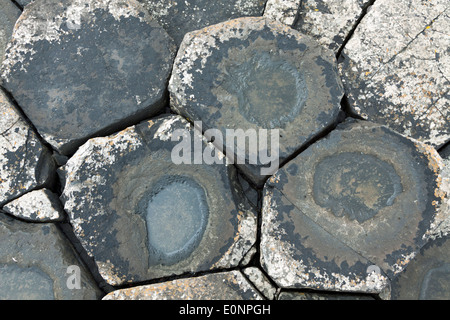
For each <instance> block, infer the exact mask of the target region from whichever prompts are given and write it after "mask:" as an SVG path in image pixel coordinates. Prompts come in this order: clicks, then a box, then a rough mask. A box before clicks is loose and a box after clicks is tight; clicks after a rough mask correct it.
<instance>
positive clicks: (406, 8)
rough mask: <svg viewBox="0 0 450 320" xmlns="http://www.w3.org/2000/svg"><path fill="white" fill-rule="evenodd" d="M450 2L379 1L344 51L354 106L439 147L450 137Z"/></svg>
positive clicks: (345, 73) (343, 69) (345, 79)
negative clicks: (449, 31)
mask: <svg viewBox="0 0 450 320" xmlns="http://www.w3.org/2000/svg"><path fill="white" fill-rule="evenodd" d="M449 12H450V3H449V2H448V1H447V0H432V1H420V0H411V1H395V2H392V1H389V0H377V1H375V3H374V5H373V6H372V7H371V8H370V10H369V12H368V13H367V15H366V16H364V18H363V19H362V21H361V23H360V24H359V25H358V27H357V28H356V30H355V33H354V34H353V36H352V38H351V39H350V41H349V42H348V43H347V45H346V46H345V49H344V51H343V53H344V55H343V63H342V64H341V65H340V70H341V75H342V80H343V82H344V86H345V91H346V93H347V96H348V99H349V104H350V108H351V110H352V111H353V112H354V113H356V114H358V115H359V116H361V117H363V118H365V119H368V120H371V121H374V122H378V123H382V124H385V125H387V126H388V127H390V128H391V129H394V130H396V131H398V132H400V133H402V134H404V135H407V136H410V137H413V138H415V139H418V140H420V141H423V142H426V143H428V144H430V145H433V146H435V147H437V148H438V147H440V146H442V145H444V144H445V143H446V142H447V141H449V140H450V121H449V119H450V108H449V104H450V99H449V87H450V82H449V75H450V68H449V66H450V63H449V62H450V53H449V50H448V48H449V47H450V35H449V34H448V30H449V29H450V19H449Z"/></svg>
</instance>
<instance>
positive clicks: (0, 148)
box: [0, 90, 55, 206]
mask: <svg viewBox="0 0 450 320" xmlns="http://www.w3.org/2000/svg"><path fill="white" fill-rule="evenodd" d="M54 168H55V164H54V162H53V160H52V158H51V154H50V152H49V151H48V150H47V148H46V147H45V146H43V145H42V144H41V142H40V141H39V139H38V137H37V135H36V134H35V133H34V131H33V130H32V129H31V128H30V127H29V126H28V124H27V123H26V122H25V120H24V119H23V118H22V117H21V116H20V114H19V113H18V112H17V110H16V108H15V107H14V106H13V104H12V103H11V101H10V100H9V99H8V97H7V96H6V95H5V94H4V93H3V91H2V90H0V206H1V205H3V204H5V203H6V202H8V201H11V200H13V199H15V198H17V197H19V196H21V195H23V194H24V193H26V192H28V191H30V190H33V189H36V188H38V187H42V186H45V185H47V184H48V183H49V182H50V180H51V178H52V176H53V170H54Z"/></svg>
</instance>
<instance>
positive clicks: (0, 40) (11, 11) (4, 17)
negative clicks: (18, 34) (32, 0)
mask: <svg viewBox="0 0 450 320" xmlns="http://www.w3.org/2000/svg"><path fill="white" fill-rule="evenodd" d="M20 14H21V11H20V10H19V8H17V7H16V6H15V5H14V3H12V2H11V1H10V0H0V63H1V62H2V61H3V56H4V54H5V50H6V46H7V45H8V43H9V40H10V39H11V35H12V33H13V29H14V24H15V23H16V21H17V19H18V18H19V16H20Z"/></svg>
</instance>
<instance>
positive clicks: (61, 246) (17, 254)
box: [0, 212, 102, 300]
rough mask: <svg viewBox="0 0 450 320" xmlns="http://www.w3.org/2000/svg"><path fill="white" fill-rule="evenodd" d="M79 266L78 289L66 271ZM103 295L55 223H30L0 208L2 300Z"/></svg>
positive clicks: (0, 287)
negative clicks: (2, 211)
mask: <svg viewBox="0 0 450 320" xmlns="http://www.w3.org/2000/svg"><path fill="white" fill-rule="evenodd" d="M70 266H76V267H78V268H79V270H80V273H79V276H80V278H79V280H80V288H79V289H70V285H69V286H68V285H67V282H68V281H69V283H71V281H72V280H71V279H70V278H69V277H70V275H71V273H67V270H68V268H69V267H70ZM101 296H102V293H101V291H100V290H99V289H98V288H97V285H96V284H95V282H94V280H93V279H92V277H91V276H90V274H89V272H87V271H86V269H85V268H84V266H83V265H82V264H81V263H80V262H79V260H78V259H77V257H76V255H75V252H74V250H73V249H72V247H71V244H70V243H69V242H68V241H67V239H65V238H64V236H62V235H61V233H60V231H59V230H58V229H57V227H56V226H55V225H54V224H30V223H25V222H20V221H18V220H16V219H12V218H10V217H7V216H6V215H5V214H3V213H1V212H0V298H1V299H2V300H16V299H19V300H32V299H38V300H53V299H55V300H94V299H99V298H100V297H101Z"/></svg>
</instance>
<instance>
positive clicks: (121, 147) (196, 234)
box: [60, 116, 257, 285]
mask: <svg viewBox="0 0 450 320" xmlns="http://www.w3.org/2000/svg"><path fill="white" fill-rule="evenodd" d="M179 133H181V134H180V135H179ZM179 138H182V140H181V141H180V142H177V139H179ZM202 139H203V137H202V136H201V135H200V134H199V133H197V131H195V130H193V129H192V128H191V127H190V124H189V123H188V122H187V121H186V120H184V119H183V118H182V117H180V116H164V117H159V118H156V119H153V120H150V121H148V122H142V123H140V124H139V125H136V126H132V127H130V128H128V129H126V130H124V131H121V132H119V133H117V134H115V135H112V136H109V137H104V138H95V139H91V140H89V141H88V142H87V143H86V144H84V145H83V146H82V147H80V149H79V150H78V151H77V152H76V153H75V155H74V156H73V157H72V158H70V159H69V161H68V162H67V164H66V165H65V166H63V167H62V169H61V170H60V173H61V176H62V178H63V181H62V186H63V187H64V190H63V193H62V197H61V199H62V201H63V203H64V208H65V210H66V212H67V213H68V215H69V218H70V221H71V224H72V225H73V227H74V232H75V234H76V236H77V237H78V238H79V240H80V242H81V244H82V245H83V247H84V248H85V250H86V251H87V253H88V254H89V255H90V256H91V257H93V258H94V259H95V262H96V264H97V266H98V268H99V272H100V274H101V275H102V277H103V278H104V279H105V280H106V281H107V282H108V283H109V284H111V285H121V284H125V283H130V282H136V281H144V280H149V279H155V278H161V277H165V276H170V275H173V274H182V273H185V272H198V271H207V270H212V269H218V268H230V267H235V266H238V265H239V263H240V261H241V260H242V259H243V258H244V257H245V256H246V254H247V252H248V251H249V250H250V248H251V247H252V246H253V244H254V243H255V241H256V232H257V221H256V213H255V212H254V210H253V209H252V208H251V206H250V205H249V204H248V203H247V201H246V199H245V197H243V195H242V189H241V188H240V185H239V183H238V179H237V172H236V170H235V168H234V167H233V166H231V165H227V164H226V163H225V156H224V155H223V154H221V153H220V152H218V151H213V150H214V149H213V147H212V145H211V144H208V143H207V142H206V140H202ZM186 142H188V144H189V145H191V143H192V145H194V144H196V145H197V146H198V144H200V147H201V148H204V150H205V152H209V153H213V154H214V159H213V160H215V161H217V162H213V164H211V165H208V164H204V163H203V164H194V163H192V164H189V163H180V164H176V163H175V162H176V161H174V155H175V154H178V152H180V150H179V149H177V148H179V146H180V144H181V143H186ZM195 148H197V147H195ZM202 150H203V149H202ZM185 151H187V150H185ZM187 155H188V157H189V158H190V159H192V158H191V157H192V154H191V153H190V152H189V153H188V154H187ZM218 162H221V164H219V163H218Z"/></svg>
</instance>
